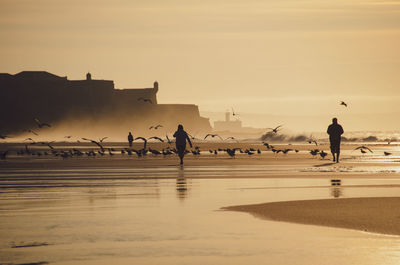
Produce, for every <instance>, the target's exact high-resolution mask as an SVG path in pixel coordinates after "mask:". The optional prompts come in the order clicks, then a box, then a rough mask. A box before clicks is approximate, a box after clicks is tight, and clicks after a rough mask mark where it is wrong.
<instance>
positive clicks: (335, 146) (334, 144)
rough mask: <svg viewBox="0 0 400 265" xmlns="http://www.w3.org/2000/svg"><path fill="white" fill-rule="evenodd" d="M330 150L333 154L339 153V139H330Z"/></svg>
mask: <svg viewBox="0 0 400 265" xmlns="http://www.w3.org/2000/svg"><path fill="white" fill-rule="evenodd" d="M331 152H332V153H333V154H340V141H331Z"/></svg>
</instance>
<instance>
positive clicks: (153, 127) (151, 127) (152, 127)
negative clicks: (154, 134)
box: [149, 124, 163, 130]
mask: <svg viewBox="0 0 400 265" xmlns="http://www.w3.org/2000/svg"><path fill="white" fill-rule="evenodd" d="M160 127H163V126H162V125H161V124H158V125H156V126H150V128H149V130H151V129H155V130H157V129H158V128H160Z"/></svg>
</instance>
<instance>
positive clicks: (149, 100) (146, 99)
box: [137, 98, 153, 104]
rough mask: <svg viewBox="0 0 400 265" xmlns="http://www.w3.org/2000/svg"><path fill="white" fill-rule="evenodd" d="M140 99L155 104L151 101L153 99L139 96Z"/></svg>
mask: <svg viewBox="0 0 400 265" xmlns="http://www.w3.org/2000/svg"><path fill="white" fill-rule="evenodd" d="M137 100H138V101H143V102H149V103H150V104H153V101H151V99H149V98H138V99H137Z"/></svg>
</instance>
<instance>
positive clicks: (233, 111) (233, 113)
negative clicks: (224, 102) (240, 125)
mask: <svg viewBox="0 0 400 265" xmlns="http://www.w3.org/2000/svg"><path fill="white" fill-rule="evenodd" d="M231 108H232V116H239V114H238V113H235V110H234V109H233V107H231Z"/></svg>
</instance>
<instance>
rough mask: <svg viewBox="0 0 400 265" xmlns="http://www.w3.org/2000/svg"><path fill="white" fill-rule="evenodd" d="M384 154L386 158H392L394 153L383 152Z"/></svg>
mask: <svg viewBox="0 0 400 265" xmlns="http://www.w3.org/2000/svg"><path fill="white" fill-rule="evenodd" d="M383 154H384V155H385V156H390V155H391V154H392V153H389V152H383Z"/></svg>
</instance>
